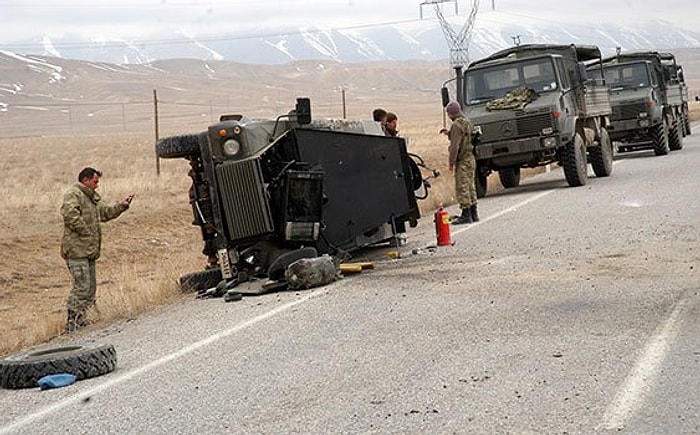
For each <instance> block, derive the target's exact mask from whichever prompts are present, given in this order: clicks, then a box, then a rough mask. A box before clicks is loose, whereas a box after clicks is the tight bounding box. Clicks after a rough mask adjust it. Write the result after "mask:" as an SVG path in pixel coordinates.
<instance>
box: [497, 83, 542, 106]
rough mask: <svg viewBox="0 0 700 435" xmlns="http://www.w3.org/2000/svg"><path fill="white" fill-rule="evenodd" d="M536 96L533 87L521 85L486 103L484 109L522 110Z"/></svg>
mask: <svg viewBox="0 0 700 435" xmlns="http://www.w3.org/2000/svg"><path fill="white" fill-rule="evenodd" d="M537 97H538V95H537V92H535V90H534V89H532V88H528V87H525V86H521V87H519V88H516V89H513V90H512V91H510V92H508V93H507V94H505V95H504V96H503V97H501V98H497V99H495V100H491V101H489V102H488V103H486V110H523V109H524V108H525V106H527V105H528V104H530V103H531V102H533V101H534V100H536V99H537Z"/></svg>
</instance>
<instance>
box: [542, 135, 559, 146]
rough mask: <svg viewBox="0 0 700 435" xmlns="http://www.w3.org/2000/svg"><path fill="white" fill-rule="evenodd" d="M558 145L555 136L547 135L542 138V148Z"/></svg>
mask: <svg viewBox="0 0 700 435" xmlns="http://www.w3.org/2000/svg"><path fill="white" fill-rule="evenodd" d="M555 146H557V139H556V138H555V137H545V138H544V139H542V148H553V147H555Z"/></svg>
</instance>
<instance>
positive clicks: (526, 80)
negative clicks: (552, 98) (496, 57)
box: [466, 57, 559, 105]
mask: <svg viewBox="0 0 700 435" xmlns="http://www.w3.org/2000/svg"><path fill="white" fill-rule="evenodd" d="M521 86H525V87H528V88H531V89H534V90H535V92H537V93H538V94H541V93H544V92H551V91H554V90H556V89H558V87H559V86H558V84H557V78H556V75H555V74H554V65H553V64H552V59H551V58H548V57H547V58H540V59H532V60H527V61H521V62H511V63H507V64H502V65H494V66H491V67H487V68H478V69H474V70H471V71H467V72H466V91H467V104H468V105H471V104H479V103H483V102H486V101H488V100H492V99H494V98H501V97H503V96H504V95H505V94H507V93H508V92H510V91H512V90H513V89H516V88H519V87H521Z"/></svg>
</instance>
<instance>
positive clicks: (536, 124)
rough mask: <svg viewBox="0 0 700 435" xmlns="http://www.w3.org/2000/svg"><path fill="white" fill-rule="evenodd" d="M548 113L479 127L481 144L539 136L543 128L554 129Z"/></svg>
mask: <svg viewBox="0 0 700 435" xmlns="http://www.w3.org/2000/svg"><path fill="white" fill-rule="evenodd" d="M554 127H555V126H554V122H553V118H552V115H551V114H550V113H538V114H535V115H525V116H519V117H516V118H515V119H510V120H506V121H497V122H491V123H489V124H485V125H481V130H482V133H483V136H482V141H483V142H494V141H500V140H504V139H505V140H507V139H520V138H525V137H532V136H539V135H540V134H541V133H542V130H543V129H545V128H554Z"/></svg>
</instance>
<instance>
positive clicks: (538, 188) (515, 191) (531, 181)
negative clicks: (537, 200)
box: [486, 172, 568, 198]
mask: <svg viewBox="0 0 700 435" xmlns="http://www.w3.org/2000/svg"><path fill="white" fill-rule="evenodd" d="M538 178H539V176H535V177H532V178H527V179H525V180H523V181H522V183H521V184H520V186H518V187H510V188H508V189H500V190H498V191H495V192H493V193H491V192H487V193H486V198H496V197H501V196H508V195H520V194H523V193H534V192H542V191H545V190H552V189H559V188H563V187H568V184H567V183H566V179H564V173H563V172H561V178H557V179H555V180H545V181H538Z"/></svg>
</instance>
